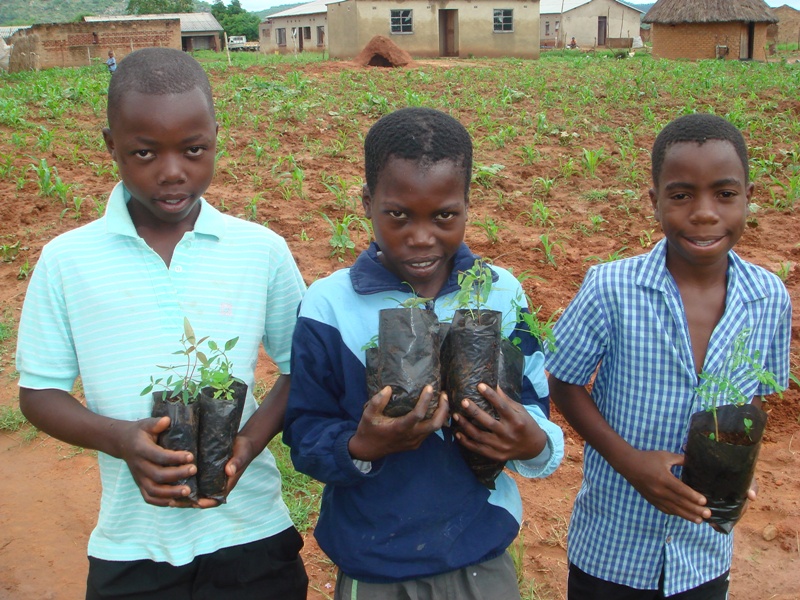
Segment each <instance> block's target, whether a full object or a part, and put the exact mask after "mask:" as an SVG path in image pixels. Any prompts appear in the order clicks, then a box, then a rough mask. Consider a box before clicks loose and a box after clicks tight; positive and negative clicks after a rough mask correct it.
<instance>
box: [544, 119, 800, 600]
mask: <svg viewBox="0 0 800 600" xmlns="http://www.w3.org/2000/svg"><path fill="white" fill-rule="evenodd" d="M652 160H653V168H652V174H653V188H652V189H651V190H650V199H651V201H652V203H653V208H654V210H655V217H656V219H657V220H658V221H659V223H660V224H661V228H662V230H663V232H664V237H665V239H664V240H662V241H660V242H659V243H658V244H657V245H656V246H655V247H654V248H653V250H652V251H650V252H649V253H647V254H644V255H641V256H636V257H633V258H629V259H625V260H621V261H617V262H613V263H607V264H602V265H597V266H595V267H592V268H591V269H590V270H589V272H588V273H587V275H586V278H585V280H584V282H583V284H582V286H581V289H580V291H579V292H578V294H577V296H576V297H575V299H574V300H573V301H572V302H571V303H570V305H569V307H568V308H567V310H566V311H565V312H564V314H563V316H562V317H561V319H559V321H558V323H557V324H556V327H555V336H556V349H555V350H554V351H552V352H549V353H548V356H547V362H546V367H547V370H548V371H549V372H550V390H551V397H552V399H553V401H554V402H555V403H556V405H557V406H558V408H559V409H560V410H561V412H562V413H563V415H564V416H565V417H566V419H567V420H568V421H569V423H570V424H571V425H572V426H573V427H574V428H575V430H576V431H577V432H578V433H579V434H580V435H581V436H582V437H583V438H584V439H585V440H586V449H585V457H584V477H583V484H582V486H581V489H580V491H579V492H578V496H577V498H576V500H575V506H574V509H573V514H572V519H571V522H570V528H569V538H568V539H569V550H568V558H569V563H570V566H569V589H568V598H569V600H577V599H580V600H587V599H597V600H601V599H603V600H605V599H607V598H615V599H619V598H625V599H636V600H638V599H655V598H666V597H670V598H676V599H680V600H690V599H691V600H694V599H698V600H699V599H701V598H702V599H704V600H716V599H723V598H725V597H726V596H727V590H728V581H729V572H730V565H731V556H732V548H733V540H732V536H731V535H725V534H723V533H720V532H718V531H716V530H715V529H713V528H712V527H711V526H710V525H709V524H708V523H706V522H704V521H705V520H706V519H708V518H709V517H710V516H711V513H710V510H709V509H708V508H707V507H706V506H705V504H706V499H705V498H704V497H703V496H702V495H701V494H699V493H697V492H695V491H694V490H692V489H691V488H689V487H688V486H687V485H685V484H684V483H682V482H681V480H680V479H679V477H678V474H679V467H680V466H682V464H683V455H682V447H683V446H684V444H685V440H686V437H687V432H688V424H689V417H690V416H691V414H692V413H694V412H696V411H698V410H701V408H702V402H701V400H700V399H699V398H698V396H697V394H696V393H695V387H696V386H697V385H698V383H699V382H698V373H700V372H701V371H702V370H704V369H705V370H706V371H709V372H714V371H715V370H717V371H718V370H719V369H720V367H721V365H722V363H723V361H724V360H725V357H726V354H727V352H728V349H729V348H730V347H731V343H732V340H733V339H734V338H735V337H736V336H737V334H738V333H739V332H740V331H741V330H742V329H743V328H750V329H751V335H750V338H749V342H748V344H749V350H750V351H751V352H754V351H758V352H759V353H760V359H761V360H762V361H763V364H764V367H765V368H766V369H767V370H769V371H772V372H773V373H774V374H775V375H776V379H777V381H778V382H779V383H780V384H781V385H782V386H783V387H786V386H787V384H788V373H789V342H790V337H791V303H790V300H789V296H788V294H787V292H786V289H785V287H784V286H783V284H782V283H781V281H780V280H779V279H778V278H777V277H776V276H775V275H774V274H772V273H770V272H768V271H766V270H765V269H762V268H760V267H757V266H755V265H752V264H750V263H747V262H745V261H744V260H742V259H741V258H739V257H738V256H737V255H736V254H735V253H734V252H733V250H732V248H733V246H734V245H735V244H736V242H737V241H738V240H739V238H740V237H741V235H742V233H743V232H744V229H745V221H746V217H747V211H748V206H749V203H750V198H751V195H752V192H753V184H752V183H750V182H749V171H748V160H747V147H746V144H745V141H744V138H743V137H742V134H741V133H740V132H739V131H738V130H737V129H736V128H735V127H734V126H733V125H731V124H730V123H728V122H727V121H725V120H724V119H722V118H720V117H716V116H713V115H705V114H693V115H687V116H684V117H681V118H679V119H676V120H675V121H673V122H671V123H670V124H668V125H667V126H666V127H665V128H664V129H663V131H662V132H661V133H660V134H659V135H658V137H657V138H656V141H655V144H654V146H653V157H652ZM598 365H599V366H598ZM595 372H596V377H595V379H594V382H593V385H592V389H591V392H589V391H588V390H587V389H586V387H585V386H586V385H587V384H588V383H589V382H590V380H591V378H592V376H593V375H595ZM770 391H771V390H770V389H768V388H767V387H766V386H762V385H760V384H758V382H756V381H753V382H752V384H751V385H750V387H749V388H748V389H747V390H746V393H747V395H748V397H750V398H753V396H755V395H764V394H767V393H769V392H770ZM756 402H758V400H756ZM749 497H750V499H751V500H752V499H754V498H755V490H754V489H751V490H750V493H749Z"/></svg>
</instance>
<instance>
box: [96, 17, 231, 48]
mask: <svg viewBox="0 0 800 600" xmlns="http://www.w3.org/2000/svg"><path fill="white" fill-rule="evenodd" d="M153 19H178V20H179V21H180V22H181V44H180V46H178V48H182V49H183V50H185V51H186V52H193V51H194V50H213V51H214V52H219V51H220V50H221V49H222V42H221V39H222V31H223V29H222V25H220V24H219V21H217V19H216V18H214V15H212V14H211V13H210V12H198V13H164V14H158V15H119V16H102V17H84V18H83V20H84V21H87V22H90V23H106V22H111V21H114V22H117V23H120V22H127V21H152V20H153Z"/></svg>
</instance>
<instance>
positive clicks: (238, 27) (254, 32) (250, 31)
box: [131, 0, 261, 42]
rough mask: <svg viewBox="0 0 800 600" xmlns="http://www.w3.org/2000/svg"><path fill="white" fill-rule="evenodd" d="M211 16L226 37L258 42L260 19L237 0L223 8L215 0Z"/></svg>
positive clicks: (219, 2) (218, 1)
mask: <svg viewBox="0 0 800 600" xmlns="http://www.w3.org/2000/svg"><path fill="white" fill-rule="evenodd" d="M131 1H133V0H131ZM211 14H212V15H214V18H215V19H216V20H217V21H219V24H220V25H222V28H223V29H224V30H225V33H227V34H228V37H230V36H232V35H243V36H245V37H246V38H247V40H248V41H250V42H255V41H258V25H259V23H261V18H260V17H259V16H258V15H254V14H252V13H249V12H247V11H246V10H245V9H243V8H242V4H241V2H239V0H231V3H230V4H229V5H228V6H225V4H224V3H223V2H222V0H216V1H215V2H214V4H212V5H211Z"/></svg>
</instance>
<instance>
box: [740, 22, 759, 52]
mask: <svg viewBox="0 0 800 600" xmlns="http://www.w3.org/2000/svg"><path fill="white" fill-rule="evenodd" d="M755 33H756V24H755V23H742V34H741V37H740V39H739V58H740V59H741V60H752V59H753V38H755Z"/></svg>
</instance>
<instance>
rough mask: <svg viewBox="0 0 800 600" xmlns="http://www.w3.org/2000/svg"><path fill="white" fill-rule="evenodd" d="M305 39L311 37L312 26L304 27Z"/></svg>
mask: <svg viewBox="0 0 800 600" xmlns="http://www.w3.org/2000/svg"><path fill="white" fill-rule="evenodd" d="M303 39H304V40H310V39H311V27H303Z"/></svg>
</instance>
